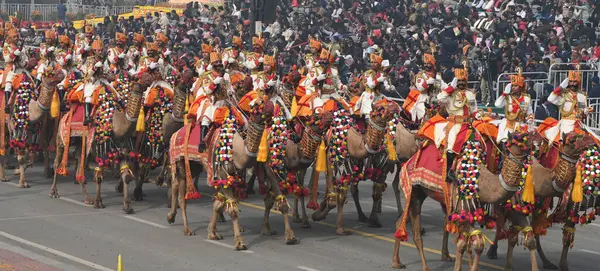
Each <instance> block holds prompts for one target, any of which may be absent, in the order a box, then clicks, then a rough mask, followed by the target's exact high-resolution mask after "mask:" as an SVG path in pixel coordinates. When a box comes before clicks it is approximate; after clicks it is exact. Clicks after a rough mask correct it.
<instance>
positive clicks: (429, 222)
mask: <svg viewBox="0 0 600 271" xmlns="http://www.w3.org/2000/svg"><path fill="white" fill-rule="evenodd" d="M28 173H29V174H28V175H29V176H31V177H30V185H31V186H32V187H31V188H29V189H21V188H17V187H16V186H15V185H16V182H17V178H16V177H13V178H12V180H11V182H10V183H3V184H0V270H48V271H49V270H115V269H116V266H117V255H118V254H122V257H123V263H124V270H126V271H130V270H146V271H147V270H288V271H289V270H305V271H315V270H320V271H325V270H390V269H391V254H392V251H391V250H392V247H393V244H392V243H393V232H394V231H393V227H394V222H395V220H396V210H395V207H393V206H394V205H395V204H394V200H393V195H392V191H391V190H388V191H387V192H386V194H385V198H384V204H383V214H382V216H381V223H382V224H383V227H382V228H379V229H374V228H369V227H367V226H366V225H365V224H362V223H359V222H356V220H357V217H356V214H355V211H354V210H355V208H354V204H352V202H351V201H350V202H349V203H348V204H347V205H346V207H345V211H346V212H347V213H346V214H345V223H346V226H347V227H348V228H350V229H352V230H353V234H352V235H350V236H337V235H335V233H334V228H332V226H333V223H334V222H335V216H334V215H330V216H329V217H328V218H327V219H326V220H325V221H324V222H321V223H316V222H312V228H310V229H302V228H300V227H299V226H298V225H297V224H293V225H292V226H293V227H294V230H295V233H296V236H297V237H298V239H299V240H300V243H299V244H297V245H292V246H288V245H285V244H284V239H283V234H282V233H283V223H282V218H281V216H280V215H277V214H275V213H274V214H272V215H271V221H272V226H273V228H274V229H275V230H277V231H278V235H275V236H262V235H260V226H261V222H262V215H263V210H262V209H261V208H262V206H263V202H262V199H261V197H259V196H257V195H255V196H251V197H250V198H249V199H248V200H247V201H245V203H243V204H242V205H241V206H240V208H241V210H242V213H241V223H242V225H243V226H244V227H245V228H246V232H245V233H244V236H245V238H246V241H247V244H248V246H249V250H248V251H245V252H235V251H233V249H232V246H231V245H232V244H233V233H232V231H231V224H230V223H229V222H227V223H220V224H219V225H218V229H219V232H220V233H221V234H223V235H224V237H225V239H224V240H221V241H218V242H217V241H209V240H206V226H207V224H208V220H209V216H210V197H209V196H204V197H202V198H201V199H199V200H195V201H192V202H191V203H190V205H189V208H188V209H189V218H190V222H191V225H190V226H191V227H192V228H193V229H195V230H196V233H197V235H196V236H191V237H186V236H184V235H183V233H182V225H181V223H182V222H181V218H180V217H177V220H176V223H175V224H174V225H169V224H168V223H167V222H166V216H167V212H168V209H167V208H166V202H167V200H166V188H158V187H155V186H154V185H152V184H148V185H146V186H145V192H146V193H147V197H146V201H143V202H134V203H133V207H134V209H135V211H136V213H135V214H133V215H125V214H123V213H122V212H121V208H122V205H121V202H122V197H121V196H119V195H117V194H116V193H115V192H114V190H113V187H114V184H115V183H116V181H115V180H111V179H110V178H108V179H107V182H106V185H104V186H103V190H104V191H103V192H104V193H103V197H104V204H105V205H106V209H103V210H95V209H93V208H91V207H89V206H85V205H83V204H82V203H80V200H81V199H82V197H81V194H80V189H79V187H78V186H76V185H74V184H73V183H72V180H71V179H67V178H62V179H61V181H60V183H59V192H60V195H61V198H60V199H51V198H49V197H48V191H49V188H50V183H51V182H50V180H48V179H45V178H44V177H42V173H41V168H40V167H36V168H33V169H30V170H29V171H28ZM201 183H204V182H201ZM321 183H322V182H321ZM370 187H371V185H370V184H368V183H364V184H361V186H360V189H361V192H362V194H361V201H362V202H363V209H364V210H370V208H371V192H370ZM89 188H90V194H93V193H94V190H95V187H94V186H90V187H89ZM201 192H203V193H205V194H210V193H211V192H212V191H211V190H210V189H208V188H206V187H205V186H204V187H203V189H201ZM333 214H335V213H333ZM367 215H368V213H367ZM423 220H424V221H423V224H424V227H425V228H426V230H427V234H426V236H424V242H425V246H426V247H427V248H428V249H427V252H426V257H427V259H428V260H429V261H428V263H429V264H430V267H431V269H432V270H452V266H453V264H452V263H444V262H441V261H440V255H439V251H438V250H439V248H440V244H441V229H442V225H443V215H442V213H441V211H440V209H439V204H438V203H436V202H434V201H428V202H426V204H425V205H424V217H423ZM228 221H229V220H228ZM577 229H578V231H577V236H576V243H575V248H574V249H573V250H572V252H571V254H570V267H571V270H595V269H596V267H597V262H598V260H597V258H598V256H599V255H600V240H599V239H598V238H597V236H598V235H597V233H598V231H599V230H600V224H592V225H591V226H586V227H583V228H579V227H578V228H577ZM492 234H493V233H489V232H488V235H489V236H490V237H491V236H492ZM542 242H543V245H544V247H545V248H546V252H547V254H548V255H549V257H550V258H552V259H556V260H555V261H554V262H555V263H556V262H557V261H558V257H559V256H560V248H561V235H560V226H555V227H553V228H551V229H549V236H548V237H546V238H545V239H543V241H542ZM450 247H451V252H453V251H454V249H453V247H452V244H451V246H450ZM505 251H506V247H505V246H504V244H501V247H500V249H499V253H500V255H499V256H500V258H501V259H500V260H494V261H492V260H487V259H485V263H484V266H482V270H502V267H501V266H503V264H504V262H503V259H505ZM400 253H401V257H402V259H403V263H404V264H406V265H407V266H408V269H407V270H420V268H421V265H420V260H419V257H418V255H417V251H416V249H414V247H412V243H406V244H404V245H403V246H402V247H401V250H400ZM529 266H530V262H529V258H528V253H526V252H525V251H523V250H522V249H521V248H518V249H516V252H515V270H527V269H528V267H529ZM11 268H12V269H11Z"/></svg>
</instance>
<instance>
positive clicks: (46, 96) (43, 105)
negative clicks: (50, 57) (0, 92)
mask: <svg viewBox="0 0 600 271" xmlns="http://www.w3.org/2000/svg"><path fill="white" fill-rule="evenodd" d="M16 74H17V75H15V78H20V82H21V85H20V86H18V87H15V91H14V93H15V94H14V95H13V96H12V98H11V99H10V104H9V105H8V106H11V105H12V106H13V108H12V109H11V110H10V112H12V113H15V114H16V112H15V111H14V110H19V112H27V114H28V115H29V116H28V121H29V123H28V125H27V126H26V127H18V125H17V124H16V123H17V122H19V124H22V123H21V122H20V121H21V119H19V120H17V119H15V118H14V114H11V118H10V120H11V123H10V124H9V125H8V128H9V130H10V133H11V137H10V138H11V139H12V140H13V141H15V142H17V143H18V142H20V140H24V141H23V142H22V144H25V145H19V146H17V145H15V146H13V147H14V148H17V149H18V151H17V160H18V163H19V169H18V172H16V173H15V175H19V187H21V188H29V184H28V183H27V178H26V176H25V170H26V169H27V168H28V167H29V166H31V163H33V159H32V157H33V156H34V155H33V153H34V152H35V150H32V149H30V147H31V145H30V142H32V141H39V142H40V143H43V144H42V145H43V146H44V147H47V146H46V144H47V143H48V141H47V139H44V138H40V135H48V131H47V129H44V130H43V132H44V133H43V134H36V133H34V132H32V131H31V130H30V129H31V128H32V125H37V124H42V126H41V127H45V126H47V125H48V122H47V120H48V116H49V114H48V113H49V112H50V106H51V103H52V95H53V94H54V92H55V90H56V84H57V83H58V82H60V81H61V80H63V78H64V74H63V73H59V72H56V71H54V69H53V68H52V67H49V68H46V72H45V73H44V75H43V77H42V82H41V84H40V86H39V87H40V94H39V97H37V99H35V97H32V96H34V95H33V88H31V89H28V88H27V87H26V86H34V81H33V79H32V77H30V75H29V74H28V73H27V72H25V71H21V72H20V73H19V72H18V71H17V72H16ZM21 89H22V91H21ZM17 102H20V103H27V105H26V106H24V108H25V109H24V110H23V109H22V108H21V107H23V106H20V105H18V104H16V103H17ZM4 114H5V112H4V109H2V112H1V113H0V118H3V119H4V116H5V115H4ZM25 122H27V120H25ZM42 122H45V125H44V124H43V123H42ZM1 129H5V126H4V125H3V124H2V127H1ZM48 139H49V138H48ZM0 140H2V141H4V140H5V139H4V138H2V139H0ZM25 141H26V142H25ZM0 148H3V151H4V148H5V146H4V142H2V144H1V146H0ZM47 152H48V148H45V149H44V158H45V161H44V162H45V165H46V166H45V172H46V173H47V172H48V171H49V168H50V167H49V166H47V165H48V163H47V162H48V161H46V158H48V155H47ZM0 180H2V181H8V179H7V178H6V175H5V173H4V167H3V166H0Z"/></svg>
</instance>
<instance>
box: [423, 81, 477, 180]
mask: <svg viewBox="0 0 600 271" xmlns="http://www.w3.org/2000/svg"><path fill="white" fill-rule="evenodd" d="M467 76H468V72H467V69H454V79H453V80H452V82H451V83H450V85H449V86H446V87H445V88H444V89H443V90H442V91H441V92H440V93H439V94H438V95H437V99H438V101H440V103H443V104H444V107H445V111H446V112H447V113H448V117H447V118H444V117H442V116H440V115H439V114H438V115H436V116H434V117H433V118H431V119H429V120H427V122H425V124H424V125H423V126H422V127H421V129H420V130H419V132H418V135H419V136H421V137H425V138H427V139H429V140H430V141H431V142H433V143H435V145H436V147H437V148H438V149H440V150H443V151H444V152H445V153H446V154H447V155H446V163H447V167H446V168H447V170H448V175H447V176H448V177H450V176H451V175H450V174H452V172H453V171H452V164H453V163H454V159H455V158H456V155H457V154H458V153H460V152H461V149H462V147H463V145H464V143H465V142H466V140H467V139H468V136H469V134H470V131H471V129H470V127H469V124H470V121H471V120H472V118H475V119H481V114H480V113H479V112H478V110H477V101H476V100H475V93H474V92H473V91H471V90H469V89H468V88H467V78H468V77H467Z"/></svg>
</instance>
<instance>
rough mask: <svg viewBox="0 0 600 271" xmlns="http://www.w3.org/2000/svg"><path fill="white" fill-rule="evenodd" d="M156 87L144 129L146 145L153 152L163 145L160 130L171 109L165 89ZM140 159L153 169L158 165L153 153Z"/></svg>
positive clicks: (171, 105)
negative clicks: (155, 95)
mask: <svg viewBox="0 0 600 271" xmlns="http://www.w3.org/2000/svg"><path fill="white" fill-rule="evenodd" d="M156 88H157V89H158V97H157V98H156V99H155V101H154V105H153V106H152V107H151V109H150V116H149V117H148V120H147V122H148V123H147V125H146V131H145V133H146V145H147V146H148V147H149V148H150V150H152V152H153V153H154V152H157V151H158V150H159V149H160V148H162V147H164V145H165V139H164V137H163V131H162V125H163V119H164V116H165V114H167V113H171V111H172V110H173V101H172V100H171V98H170V97H169V96H167V95H166V93H165V92H166V91H165V89H164V88H162V87H160V86H157V87H156ZM140 161H141V162H142V163H144V164H146V165H149V166H150V168H151V169H154V168H156V167H157V166H158V165H159V161H158V159H156V158H154V155H153V154H151V155H149V156H144V157H142V159H141V160H140Z"/></svg>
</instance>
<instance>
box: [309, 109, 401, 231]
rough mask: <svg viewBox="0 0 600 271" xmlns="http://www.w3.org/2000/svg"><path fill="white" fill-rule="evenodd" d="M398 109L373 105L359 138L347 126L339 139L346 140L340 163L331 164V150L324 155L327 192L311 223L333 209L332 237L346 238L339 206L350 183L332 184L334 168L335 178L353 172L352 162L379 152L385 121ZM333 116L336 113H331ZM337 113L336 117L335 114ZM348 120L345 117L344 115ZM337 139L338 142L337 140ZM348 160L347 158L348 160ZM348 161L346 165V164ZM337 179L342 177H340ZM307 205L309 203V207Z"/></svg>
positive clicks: (322, 217)
mask: <svg viewBox="0 0 600 271" xmlns="http://www.w3.org/2000/svg"><path fill="white" fill-rule="evenodd" d="M398 111H399V107H398V105H397V104H395V103H388V104H384V103H376V104H374V108H373V111H372V112H371V115H370V120H369V125H368V126H367V133H366V134H365V135H364V136H363V135H362V134H361V133H360V132H358V131H357V130H356V129H355V128H354V127H349V128H348V132H347V137H346V138H345V139H344V138H341V140H342V141H343V140H346V142H347V146H348V153H347V159H344V161H335V163H334V164H332V163H331V162H332V161H333V160H334V159H336V160H337V158H334V157H332V156H331V149H329V150H330V151H329V152H328V154H327V159H326V163H327V165H326V167H325V168H326V176H327V177H326V181H327V190H326V195H327V196H326V197H325V198H324V199H323V201H322V202H321V204H320V205H319V207H318V209H317V211H315V212H314V213H313V215H312V219H313V220H314V221H320V220H323V219H325V217H326V216H327V214H328V213H329V211H331V210H332V209H333V208H337V222H336V234H338V235H349V234H350V231H348V230H347V229H345V228H344V223H343V206H344V204H345V202H346V197H347V190H348V188H349V187H348V186H349V185H350V184H351V183H350V182H347V183H346V182H344V181H342V182H340V183H338V184H334V183H333V181H332V178H334V169H335V170H336V172H335V173H336V175H338V173H339V174H342V173H344V172H345V173H346V174H348V172H353V173H356V171H354V170H353V169H352V168H350V166H352V165H353V164H354V166H355V165H356V163H357V162H356V161H362V160H364V159H366V158H369V157H372V156H374V155H375V154H377V153H379V150H380V147H381V145H382V143H383V138H384V136H385V127H386V125H387V124H388V122H389V121H390V120H391V119H392V117H393V116H394V115H395V114H396V113H398ZM334 114H336V113H334ZM337 114H340V112H339V111H338V112H337ZM348 118H349V116H348ZM336 125H337V124H336V123H335V122H334V124H332V128H331V129H334V128H335V127H336ZM338 140H339V139H338ZM326 142H327V141H326ZM328 148H336V147H334V146H328ZM348 158H349V159H348ZM348 162H350V163H348ZM314 173H315V172H314V171H313V177H312V178H311V179H312V181H313V188H314V187H315V186H316V183H317V182H318V179H316V180H315V176H316V177H317V178H318V174H314ZM340 178H343V177H341V176H340ZM315 196H316V195H315V194H314V193H313V196H312V199H311V201H312V200H314V198H315ZM310 204H311V203H310V202H309V205H310Z"/></svg>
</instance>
